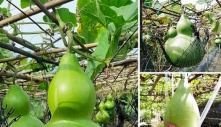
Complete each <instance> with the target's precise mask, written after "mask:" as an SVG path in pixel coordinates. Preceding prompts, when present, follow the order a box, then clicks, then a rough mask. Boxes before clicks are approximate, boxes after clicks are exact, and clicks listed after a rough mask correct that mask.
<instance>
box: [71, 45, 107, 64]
mask: <svg viewBox="0 0 221 127" xmlns="http://www.w3.org/2000/svg"><path fill="white" fill-rule="evenodd" d="M71 50H73V51H74V52H76V53H78V54H79V55H81V56H83V57H86V58H89V59H93V60H96V61H98V62H101V63H105V60H102V59H99V58H96V57H93V56H91V55H89V54H87V53H84V52H81V51H79V50H77V49H75V48H73V47H71Z"/></svg>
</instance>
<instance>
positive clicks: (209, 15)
mask: <svg viewBox="0 0 221 127" xmlns="http://www.w3.org/2000/svg"><path fill="white" fill-rule="evenodd" d="M204 15H205V17H206V18H207V19H208V20H209V22H210V24H212V23H213V22H214V20H216V15H215V14H214V13H212V12H210V11H205V13H204Z"/></svg>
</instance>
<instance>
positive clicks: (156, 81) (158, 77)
mask: <svg viewBox="0 0 221 127" xmlns="http://www.w3.org/2000/svg"><path fill="white" fill-rule="evenodd" d="M163 76H164V74H159V75H158V76H157V79H156V80H155V82H154V84H153V85H152V88H151V89H150V90H149V91H148V92H149V93H152V91H153V90H154V88H155V87H156V86H157V83H158V81H159V80H160V78H161V77H163Z"/></svg>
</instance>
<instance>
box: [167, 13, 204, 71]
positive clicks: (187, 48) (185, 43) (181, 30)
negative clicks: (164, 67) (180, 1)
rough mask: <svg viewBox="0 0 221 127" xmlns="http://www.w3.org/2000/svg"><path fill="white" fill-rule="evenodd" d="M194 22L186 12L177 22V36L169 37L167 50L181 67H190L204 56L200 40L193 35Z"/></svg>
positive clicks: (174, 61)
mask: <svg viewBox="0 0 221 127" xmlns="http://www.w3.org/2000/svg"><path fill="white" fill-rule="evenodd" d="M192 28H193V24H192V22H191V21H190V20H189V19H188V17H187V16H186V15H185V14H182V15H181V17H180V20H179V21H178V23H177V26H176V30H177V36H175V37H174V38H172V39H171V38H169V39H168V40H167V42H166V44H165V51H166V53H167V55H168V56H169V58H170V60H171V62H172V63H173V64H174V65H176V66H179V67H188V66H193V65H196V64H198V63H199V62H200V61H201V60H202V59H203V56H204V49H202V48H200V46H199V44H198V43H200V42H196V41H197V40H196V37H194V36H192V32H193V30H192Z"/></svg>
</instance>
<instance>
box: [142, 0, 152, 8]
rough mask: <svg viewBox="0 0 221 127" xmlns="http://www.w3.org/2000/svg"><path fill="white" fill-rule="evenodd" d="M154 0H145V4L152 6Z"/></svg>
mask: <svg viewBox="0 0 221 127" xmlns="http://www.w3.org/2000/svg"><path fill="white" fill-rule="evenodd" d="M152 3H153V0H144V5H145V6H148V7H152Z"/></svg>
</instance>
